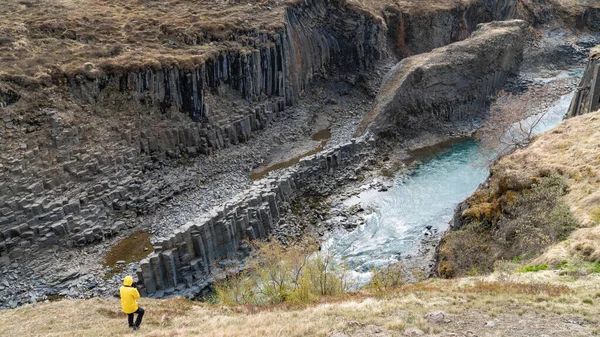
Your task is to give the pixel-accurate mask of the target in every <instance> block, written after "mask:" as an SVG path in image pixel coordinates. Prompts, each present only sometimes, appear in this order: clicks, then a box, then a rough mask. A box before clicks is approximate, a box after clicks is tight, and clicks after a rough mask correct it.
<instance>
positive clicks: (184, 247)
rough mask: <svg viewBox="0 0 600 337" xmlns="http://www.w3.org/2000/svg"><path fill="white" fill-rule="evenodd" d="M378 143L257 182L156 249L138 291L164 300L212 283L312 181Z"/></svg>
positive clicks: (355, 143)
mask: <svg viewBox="0 0 600 337" xmlns="http://www.w3.org/2000/svg"><path fill="white" fill-rule="evenodd" d="M373 145H374V140H373V139H372V138H370V139H365V138H361V139H353V140H352V141H351V142H349V143H346V144H343V145H339V146H336V147H334V148H332V149H329V150H325V151H323V152H320V153H318V154H315V155H312V156H310V157H306V158H303V159H301V160H300V163H299V164H298V165H296V166H294V167H291V168H289V169H287V170H286V171H284V172H283V173H282V174H279V175H278V177H276V178H265V179H262V180H259V181H256V182H255V184H254V186H252V187H251V188H250V189H248V190H246V191H244V192H242V193H240V194H238V195H237V196H236V197H234V198H233V199H232V200H231V201H230V202H227V203H226V204H225V205H222V206H219V207H216V208H214V209H213V210H212V211H211V212H209V213H208V214H206V215H203V216H201V217H198V218H197V219H196V220H194V221H191V222H189V223H187V224H186V225H184V226H182V227H181V228H179V229H177V230H176V232H175V234H174V235H173V236H171V237H170V238H168V239H165V240H162V241H160V242H158V243H156V245H155V247H154V249H155V251H154V252H153V253H152V254H150V256H148V257H147V258H145V259H143V260H142V261H141V262H140V269H139V271H138V272H137V278H138V280H139V281H138V285H139V288H140V291H141V292H142V293H143V294H144V295H152V294H154V296H155V297H160V296H162V294H170V293H172V292H173V291H174V289H179V290H181V289H183V288H185V287H186V286H192V285H194V284H202V283H206V282H207V279H209V278H210V272H211V268H212V264H213V263H214V262H215V261H217V260H219V259H236V258H238V257H239V256H240V254H239V253H238V249H239V248H240V244H241V242H242V240H255V239H264V238H267V237H268V236H269V235H270V234H271V233H272V232H273V229H274V228H275V227H276V226H277V225H278V222H279V218H280V210H281V208H282V206H283V204H284V203H289V202H290V201H292V200H293V199H294V198H295V196H296V194H297V191H299V189H300V188H302V187H303V185H305V184H306V183H307V181H308V180H309V178H311V177H314V176H315V175H318V174H319V173H326V172H331V171H332V170H335V169H336V168H338V167H342V166H344V165H346V164H347V163H350V162H355V161H356V160H357V158H361V157H363V156H364V155H365V154H366V153H369V152H370V151H371V150H372V149H373Z"/></svg>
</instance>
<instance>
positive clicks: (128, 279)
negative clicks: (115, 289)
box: [123, 276, 133, 287]
mask: <svg viewBox="0 0 600 337" xmlns="http://www.w3.org/2000/svg"><path fill="white" fill-rule="evenodd" d="M132 284H133V277H131V276H125V279H124V280H123V285H126V286H128V287H131V285H132Z"/></svg>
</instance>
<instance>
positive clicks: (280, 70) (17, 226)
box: [0, 0, 515, 257]
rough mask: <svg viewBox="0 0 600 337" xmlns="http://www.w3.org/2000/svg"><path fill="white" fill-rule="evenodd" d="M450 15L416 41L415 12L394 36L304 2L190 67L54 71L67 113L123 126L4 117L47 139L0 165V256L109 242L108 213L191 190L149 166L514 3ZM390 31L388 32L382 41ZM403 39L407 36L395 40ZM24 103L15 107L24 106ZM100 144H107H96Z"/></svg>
mask: <svg viewBox="0 0 600 337" xmlns="http://www.w3.org/2000/svg"><path fill="white" fill-rule="evenodd" d="M457 6H458V7H457V8H458V9H456V10H455V12H456V13H459V14H460V15H459V14H457V15H458V17H459V18H458V19H455V18H453V19H452V20H450V21H447V20H446V19H444V18H446V15H445V14H444V15H441V14H440V15H434V14H431V13H434V12H435V11H433V10H432V11H430V12H426V13H422V15H423V16H424V17H427V19H423V20H425V21H427V20H429V21H430V22H434V21H435V22H436V25H434V26H435V27H438V26H439V27H442V28H440V29H434V30H433V31H431V32H430V33H428V34H429V35H426V36H420V35H416V31H417V26H418V25H420V24H421V23H422V22H423V21H422V20H420V19H419V15H420V14H419V12H418V11H415V14H408V12H407V13H403V14H402V17H404V18H405V19H406V20H404V23H402V24H401V25H400V26H401V27H402V28H394V27H395V25H396V24H397V22H395V21H394V20H387V25H386V24H385V23H384V22H383V21H381V20H380V19H378V18H376V17H375V16H374V15H373V14H372V13H369V12H367V11H364V10H361V9H360V8H357V7H352V6H350V5H348V4H347V3H346V2H344V1H320V0H310V1H304V2H302V3H299V4H293V5H290V6H289V7H287V8H286V9H285V11H283V17H284V26H283V28H281V29H279V30H277V31H276V32H273V31H270V32H259V31H253V32H245V33H242V34H243V36H238V37H233V39H234V40H233V41H231V43H229V44H227V43H226V44H220V45H218V46H215V47H214V48H211V49H210V51H207V52H206V53H204V54H201V55H199V56H197V57H196V56H186V57H181V58H177V57H168V56H164V55H163V54H160V53H159V54H158V56H157V57H156V59H154V60H151V61H145V63H144V62H142V61H139V60H138V61H135V62H126V61H128V60H127V59H126V58H129V57H132V55H129V54H126V55H122V56H120V57H119V56H117V57H114V58H109V59H106V60H102V62H89V63H86V64H84V65H83V66H81V67H80V68H76V70H71V71H66V72H57V73H53V75H52V76H53V77H52V83H53V85H55V86H57V87H62V86H66V87H67V88H68V92H69V95H70V96H71V97H73V98H74V105H73V106H71V107H70V108H71V109H79V108H81V109H86V110H87V109H89V110H90V112H91V114H92V115H93V116H94V117H93V118H95V119H99V120H101V121H102V122H105V121H106V122H112V121H116V120H123V121H124V122H122V123H121V122H120V123H119V124H118V125H114V123H113V124H108V125H113V126H111V127H110V130H104V131H109V132H101V131H102V130H93V126H91V125H89V126H88V125H86V123H81V124H79V125H74V124H73V120H68V121H67V120H65V114H64V113H62V112H61V111H59V108H57V107H54V106H50V107H44V108H42V109H39V112H38V113H37V115H35V116H32V117H31V116H27V117H26V119H25V120H23V117H22V116H16V115H12V114H7V115H6V116H4V117H3V123H4V125H5V126H6V127H7V128H9V129H10V130H12V131H14V132H22V131H23V130H25V132H33V134H35V132H37V131H36V130H38V129H39V128H40V127H39V125H40V123H43V124H44V125H45V124H48V125H49V126H50V132H49V134H50V138H51V139H50V140H49V141H47V142H44V145H36V144H33V142H23V143H22V144H20V146H19V151H18V152H15V155H14V156H13V155H11V156H10V157H7V158H2V159H6V160H4V161H3V162H2V163H0V165H2V166H0V169H1V170H3V171H4V174H3V175H2V178H1V179H0V254H7V252H9V251H11V252H12V253H11V254H12V255H11V256H13V257H18V256H22V255H23V252H24V251H28V250H29V249H31V247H35V246H38V245H41V246H50V245H55V244H61V245H66V246H69V247H70V246H82V245H86V244H89V243H93V242H96V241H99V240H103V239H104V237H106V236H112V235H115V234H117V233H119V232H120V231H121V230H123V229H125V228H126V226H127V224H126V223H124V222H122V221H117V220H116V219H115V216H114V215H115V214H120V213H122V212H135V213H137V214H144V213H146V212H149V211H151V210H152V209H153V208H155V207H156V205H158V204H159V203H161V202H163V201H165V200H167V199H169V198H171V197H172V196H173V195H176V194H178V193H182V192H184V191H185V190H186V189H187V188H189V184H188V183H187V182H186V181H181V182H168V181H162V180H160V179H154V178H152V179H148V175H149V174H150V173H151V172H152V170H153V168H154V167H156V165H158V164H156V163H163V162H165V159H168V158H178V157H179V156H186V157H192V156H195V155H198V154H205V155H210V154H212V153H214V152H215V151H217V150H219V149H222V148H225V147H228V146H230V145H232V144H238V143H241V142H245V141H247V140H248V139H250V137H251V136H252V134H253V133H254V132H256V131H258V130H261V129H264V128H265V127H267V126H268V125H269V124H270V123H271V122H272V121H273V120H275V119H277V118H279V117H281V116H282V114H284V113H285V108H286V107H287V106H290V105H293V104H295V102H296V101H297V100H298V96H299V95H300V93H301V92H302V91H304V90H305V89H306V88H307V87H308V86H309V84H310V82H311V80H312V79H313V78H314V77H315V76H325V77H327V78H338V79H341V80H344V79H347V80H349V81H351V82H353V83H354V81H356V78H358V77H359V76H360V75H361V74H363V73H368V72H370V71H371V70H372V69H373V68H374V67H375V65H376V63H377V62H378V61H379V60H382V59H386V58H388V57H390V56H392V53H388V50H389V49H388V47H387V43H388V41H389V39H390V37H391V39H392V40H395V41H399V40H402V41H403V42H402V44H406V45H410V46H411V47H410V49H411V52H420V51H421V50H427V49H430V48H433V47H436V46H439V45H443V44H446V43H449V42H452V41H454V40H457V39H462V38H464V37H465V36H467V35H468V34H469V33H470V31H471V30H472V29H473V28H474V27H475V26H476V23H477V22H481V21H487V20H489V19H503V18H504V17H512V16H513V15H514V6H515V3H514V1H513V0H506V1H498V2H494V3H492V2H489V1H481V2H480V1H476V2H470V4H467V5H464V4H462V3H460V4H458V5H457ZM450 7H452V6H450ZM396 13H398V12H396ZM444 13H446V12H444ZM449 13H454V12H452V11H450V12H449ZM446 14H447V13H446ZM463 19H464V20H463ZM438 21H439V22H438ZM440 25H441V26H440ZM391 26H394V27H391ZM388 27H391V28H390V29H391V30H390V31H393V30H394V29H396V30H395V33H394V32H392V33H391V35H389V34H388V36H387V38H386V32H387V29H388ZM447 28H448V29H447ZM164 29H166V28H164ZM405 31H408V32H413V33H414V34H413V33H410V34H408V35H406V34H404V33H402V34H400V33H401V32H405ZM448 31H452V33H449V35H448ZM173 34H174V33H173ZM173 34H171V35H173ZM394 34H399V35H397V36H395V35H394ZM175 35H176V34H175ZM438 35H439V38H438ZM429 37H431V42H429ZM170 38H173V39H175V40H176V41H179V40H181V41H183V43H192V42H193V41H191V40H190V39H189V38H186V37H185V36H183V37H181V36H171V37H170ZM133 57H134V58H135V55H133ZM17 89H18V88H17V86H16V85H15V84H14V83H12V84H9V85H7V86H6V87H5V86H4V85H3V86H2V87H1V88H0V105H3V106H8V105H10V106H9V108H11V107H13V105H12V104H13V103H15V102H17V101H18V100H19V98H20V96H19V94H18V90H17ZM25 96H26V98H25V99H23V101H26V100H29V99H32V98H31V97H33V96H31V94H30V93H28V94H27V95H25ZM23 104H24V103H23ZM21 105H22V104H21ZM14 106H20V105H19V104H14ZM36 111H38V110H36ZM66 117H69V116H68V115H67V116H66ZM30 119H31V120H30ZM24 125H25V126H27V127H26V128H25V127H24ZM107 128H109V127H107ZM12 131H11V132H12ZM107 134H109V135H113V134H114V135H115V137H112V138H111V139H106V140H103V141H100V140H98V139H96V137H98V136H101V137H105V138H106V135H107ZM93 142H97V143H101V144H102V146H95V145H90V143H93Z"/></svg>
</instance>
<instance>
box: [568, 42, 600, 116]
mask: <svg viewBox="0 0 600 337" xmlns="http://www.w3.org/2000/svg"><path fill="white" fill-rule="evenodd" d="M599 108H600V46H597V47H596V48H594V49H593V50H592V51H591V52H590V59H589V61H588V64H587V67H586V68H585V72H584V74H583V77H582V78H581V82H580V83H579V87H578V88H577V91H575V96H573V101H571V106H570V107H569V112H568V113H567V117H575V116H579V115H583V114H586V113H590V112H594V111H596V110H598V109H599Z"/></svg>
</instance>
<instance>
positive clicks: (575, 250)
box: [498, 112, 600, 264]
mask: <svg viewBox="0 0 600 337" xmlns="http://www.w3.org/2000/svg"><path fill="white" fill-rule="evenodd" d="M598 139H600V112H596V113H592V114H588V115H584V116H580V117H577V118H572V119H569V120H567V121H565V122H564V123H562V124H561V125H559V126H558V127H556V128H555V129H553V130H551V131H550V132H548V133H546V134H544V135H541V136H539V137H538V138H537V139H536V140H535V141H534V142H533V143H532V144H531V145H530V147H529V148H527V149H525V150H520V151H517V152H515V153H514V154H512V155H510V156H508V157H506V158H505V159H503V160H501V161H500V163H499V166H498V169H500V170H503V171H505V172H513V173H515V174H518V175H520V176H525V177H539V176H544V175H548V174H560V175H561V176H563V177H565V178H566V179H567V180H568V184H569V193H568V194H567V195H565V196H564V201H565V202H566V203H567V204H568V205H569V206H570V208H571V211H572V212H573V213H574V215H575V216H576V217H577V218H578V219H579V220H580V221H581V222H582V223H583V224H584V225H585V226H586V227H588V228H583V229H579V230H577V231H575V232H574V233H573V234H571V236H570V237H569V239H568V240H567V241H566V242H564V243H561V244H558V245H556V246H554V247H552V248H551V249H549V250H548V252H546V253H545V254H544V256H543V257H542V258H541V259H540V260H539V261H541V262H547V263H550V264H552V263H555V262H557V261H561V260H563V259H565V258H569V256H570V255H572V254H577V255H582V256H584V257H586V259H588V260H589V261H600V244H599V243H598V242H600V227H599V226H598V225H600V223H599V222H598V220H600V219H598V210H599V207H600V151H598Z"/></svg>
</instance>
